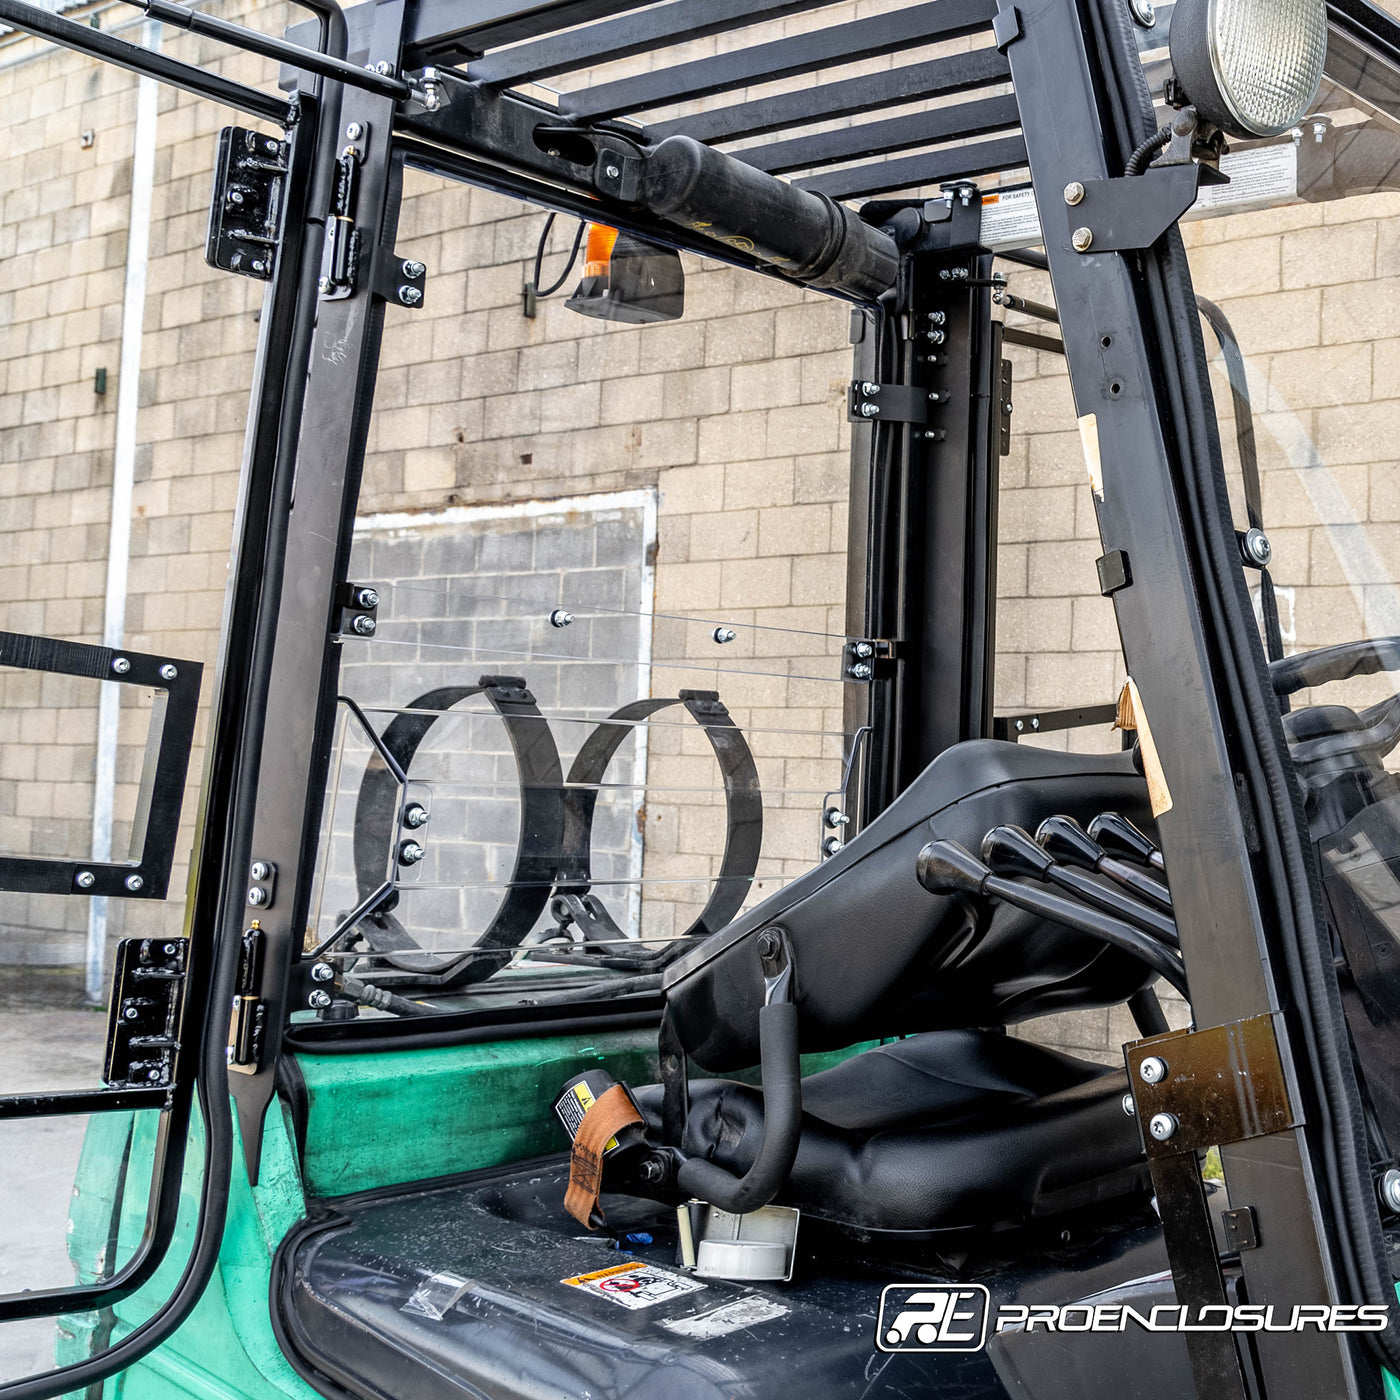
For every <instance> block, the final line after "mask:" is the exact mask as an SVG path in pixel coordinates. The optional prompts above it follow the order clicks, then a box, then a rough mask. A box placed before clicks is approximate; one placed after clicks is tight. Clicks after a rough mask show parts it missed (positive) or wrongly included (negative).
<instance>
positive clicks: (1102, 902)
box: [982, 826, 1181, 948]
mask: <svg viewBox="0 0 1400 1400" xmlns="http://www.w3.org/2000/svg"><path fill="white" fill-rule="evenodd" d="M982 859H983V860H984V861H986V862H987V864H988V865H989V866H990V867H991V868H992V870H993V872H994V873H996V874H998V875H1029V876H1030V877H1031V879H1033V880H1044V881H1045V882H1046V883H1047V884H1051V885H1058V886H1059V887H1060V888H1061V889H1062V890H1067V891H1068V892H1069V893H1070V894H1072V895H1077V896H1078V897H1079V898H1080V899H1082V900H1083V901H1084V902H1085V903H1086V904H1092V905H1093V906H1094V907H1095V908H1097V909H1102V910H1104V911H1105V912H1106V913H1109V914H1112V915H1113V916H1114V917H1115V918H1119V919H1124V920H1126V921H1127V922H1128V923H1130V924H1133V925H1134V926H1135V927H1137V928H1140V929H1142V930H1143V931H1144V932H1145V933H1150V934H1151V935H1152V936H1153V937H1154V938H1160V939H1161V940H1162V942H1163V943H1166V944H1168V945H1169V946H1171V947H1173V948H1179V947H1180V946H1181V942H1180V940H1179V939H1178V938H1177V936H1176V921H1175V920H1174V919H1172V918H1171V917H1170V915H1167V914H1162V913H1159V912H1158V911H1157V910H1156V909H1152V908H1149V907H1148V906H1147V905H1145V904H1143V903H1141V902H1140V901H1139V900H1136V899H1134V898H1133V897H1132V895H1130V894H1128V893H1127V892H1126V891H1124V890H1121V889H1116V888H1114V887H1113V886H1111V885H1102V884H1100V883H1099V882H1098V881H1097V880H1095V879H1094V878H1093V876H1091V875H1086V874H1084V872H1083V871H1081V870H1077V869H1075V868H1074V867H1073V866H1067V865H1057V864H1056V863H1055V860H1054V857H1053V856H1051V854H1050V853H1049V851H1047V850H1046V849H1045V847H1044V846H1041V845H1039V844H1037V842H1036V840H1035V838H1034V837H1032V836H1031V834H1030V833H1029V832H1028V831H1024V830H1022V829H1021V828H1020V827H1019V826H994V827H993V828H992V829H991V830H990V831H989V832H988V833H987V834H986V835H985V836H984V837H983V838H982Z"/></svg>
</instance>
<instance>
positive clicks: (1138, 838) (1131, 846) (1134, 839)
mask: <svg viewBox="0 0 1400 1400" xmlns="http://www.w3.org/2000/svg"><path fill="white" fill-rule="evenodd" d="M1089 835H1090V836H1092V837H1093V838H1094V840H1095V841H1097V842H1098V843H1099V845H1100V846H1102V847H1103V848H1104V850H1105V851H1107V852H1108V853H1109V855H1111V856H1121V857H1122V858H1123V859H1124V860H1134V861H1136V862H1137V863H1138V864H1139V865H1155V866H1156V867H1157V868H1158V869H1159V870H1160V869H1161V867H1162V853H1161V851H1159V850H1158V849H1157V847H1156V846H1154V845H1153V844H1152V842H1151V841H1150V840H1149V839H1148V838H1147V837H1146V836H1145V835H1144V834H1143V833H1142V832H1141V831H1139V830H1138V829H1137V827H1135V826H1134V825H1133V824H1132V822H1130V821H1129V820H1128V819H1127V817H1124V816H1121V815H1120V814H1119V813H1117V812H1100V813H1099V814H1098V816H1096V817H1095V818H1094V820H1093V821H1091V822H1090V823H1089Z"/></svg>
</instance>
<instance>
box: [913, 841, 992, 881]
mask: <svg viewBox="0 0 1400 1400" xmlns="http://www.w3.org/2000/svg"><path fill="white" fill-rule="evenodd" d="M991 873H992V872H991V871H990V870H988V869H987V867H986V866H985V865H983V864H982V862H981V861H980V860H978V859H977V857H976V856H975V855H973V854H972V852H971V851H969V850H967V849H966V848H965V847H963V846H960V845H958V843H957V842H956V841H930V842H929V843H928V845H927V846H925V847H924V848H923V850H922V851H920V852H919V863H918V875H919V883H920V884H921V885H922V886H923V887H924V888H925V889H926V890H928V891H929V892H930V893H931V894H981V892H982V886H983V885H984V884H986V882H987V878H988V876H990V875H991Z"/></svg>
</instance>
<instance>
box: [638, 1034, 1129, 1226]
mask: <svg viewBox="0 0 1400 1400" xmlns="http://www.w3.org/2000/svg"><path fill="white" fill-rule="evenodd" d="M1127 1088H1128V1082H1127V1076H1126V1074H1125V1073H1124V1071H1122V1070H1121V1069H1105V1068H1104V1067H1103V1066H1102V1065H1097V1064H1090V1063H1087V1062H1085V1061H1083V1060H1076V1059H1074V1058H1072V1057H1071V1056H1068V1055H1061V1054H1057V1053H1056V1052H1055V1051H1053V1050H1046V1049H1044V1048H1043V1047H1041V1046H1038V1045H1033V1044H1031V1043H1030V1042H1028V1041H1022V1040H1015V1039H1013V1038H1012V1037H1010V1036H1007V1035H1004V1034H1001V1033H999V1032H994V1031H933V1032H929V1033H927V1034H925V1035H920V1036H914V1037H911V1038H910V1039H908V1040H905V1041H901V1042H899V1043H897V1044H894V1045H882V1046H880V1047H878V1048H876V1049H872V1050H867V1051H864V1052H862V1053H861V1054H858V1055H853V1056H852V1057H851V1058H850V1059H848V1060H846V1061H844V1062H843V1063H841V1064H840V1065H837V1066H836V1067H835V1068H833V1069H829V1070H823V1071H822V1072H821V1073H820V1074H815V1075H811V1076H809V1077H808V1078H807V1079H805V1080H803V1085H802V1101H803V1127H802V1140H801V1144H800V1145H799V1147H798V1152H797V1160H796V1162H795V1163H794V1165H793V1169H792V1172H791V1174H790V1176H789V1178H788V1183H787V1186H786V1187H785V1188H784V1190H783V1191H782V1192H781V1193H780V1194H779V1196H778V1198H777V1199H778V1201H779V1202H780V1203H781V1204H784V1205H792V1206H797V1207H798V1208H799V1209H801V1210H802V1211H803V1213H804V1214H805V1215H808V1216H814V1217H817V1218H819V1219H822V1220H826V1221H830V1222H832V1223H834V1224H838V1225H841V1226H846V1227H850V1228H855V1229H858V1230H867V1231H914V1232H932V1231H942V1230H967V1229H983V1228H987V1227H991V1226H997V1225H1011V1224H1017V1223H1020V1222H1022V1221H1025V1220H1028V1219H1031V1218H1033V1217H1037V1216H1045V1215H1051V1214H1055V1213H1058V1212H1060V1211H1065V1210H1071V1209H1077V1208H1078V1207H1080V1206H1084V1205H1088V1204H1091V1203H1093V1202H1096V1201H1099V1200H1104V1199H1108V1198H1110V1197H1115V1196H1122V1195H1126V1194H1131V1193H1133V1192H1136V1191H1140V1190H1143V1189H1145V1188H1146V1185H1147V1170H1146V1163H1145V1160H1144V1158H1143V1153H1142V1144H1141V1141H1140V1139H1139V1136H1138V1130H1137V1123H1136V1120H1135V1119H1133V1118H1131V1117H1129V1116H1128V1115H1126V1114H1125V1113H1124V1112H1123V1106H1122V1099H1123V1095H1124V1093H1125V1092H1126V1091H1127ZM690 1095H691V1105H690V1115H689V1117H688V1119H687V1121H686V1129H685V1136H684V1139H683V1142H682V1147H683V1149H684V1150H685V1151H686V1152H687V1153H688V1154H690V1155H692V1156H703V1157H707V1158H708V1159H709V1160H711V1161H713V1162H716V1163H718V1164H719V1165H720V1166H722V1167H725V1168H727V1169H728V1170H729V1171H732V1172H734V1173H736V1174H739V1175H742V1173H744V1172H745V1171H747V1170H748V1168H749V1166H750V1165H751V1164H752V1163H753V1160H754V1157H755V1156H756V1154H757V1152H758V1146H759V1143H760V1142H761V1140H762V1135H763V1095H762V1092H761V1091H760V1090H758V1089H755V1088H753V1087H751V1086H749V1085H747V1084H739V1083H736V1082H734V1081H732V1080H725V1079H710V1080H697V1081H695V1082H693V1083H692V1084H691V1088H690ZM637 1098H638V1102H639V1104H640V1105H641V1107H642V1109H643V1112H644V1113H645V1114H646V1115H647V1117H648V1119H649V1120H650V1121H651V1123H652V1124H653V1125H656V1124H659V1122H660V1106H661V1095H660V1089H659V1087H657V1086H650V1087H648V1088H645V1089H642V1090H639V1091H638V1094H637Z"/></svg>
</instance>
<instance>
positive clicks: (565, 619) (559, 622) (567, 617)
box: [549, 608, 574, 627]
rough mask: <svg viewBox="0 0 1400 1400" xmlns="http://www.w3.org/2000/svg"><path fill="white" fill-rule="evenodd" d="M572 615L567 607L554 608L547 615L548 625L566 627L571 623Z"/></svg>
mask: <svg viewBox="0 0 1400 1400" xmlns="http://www.w3.org/2000/svg"><path fill="white" fill-rule="evenodd" d="M573 620H574V615H573V613H571V612H570V611H569V610H568V609H567V608H555V609H554V611H553V612H552V613H550V615H549V625H550V626H551V627H568V626H570V625H571V624H572V623H573Z"/></svg>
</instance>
